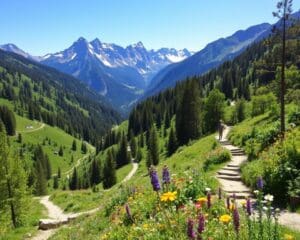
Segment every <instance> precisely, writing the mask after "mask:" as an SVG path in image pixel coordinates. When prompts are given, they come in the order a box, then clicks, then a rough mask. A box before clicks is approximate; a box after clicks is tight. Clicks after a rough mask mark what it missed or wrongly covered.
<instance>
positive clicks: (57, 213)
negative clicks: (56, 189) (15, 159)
mask: <svg viewBox="0 0 300 240" xmlns="http://www.w3.org/2000/svg"><path fill="white" fill-rule="evenodd" d="M137 169H138V163H135V162H133V163H132V169H131V171H130V172H129V173H128V174H127V176H126V177H125V178H124V179H123V180H122V181H121V183H124V182H126V181H128V180H130V179H131V178H132V177H133V175H134V174H135V173H136V171H137ZM49 198H50V196H44V197H41V198H40V199H39V200H40V203H41V204H43V205H44V206H45V207H46V209H47V211H48V219H40V223H39V227H40V228H41V226H42V228H43V227H44V228H45V230H39V231H38V233H37V234H36V235H35V236H34V237H32V238H31V240H47V239H49V238H50V237H51V236H52V235H53V234H54V233H55V232H56V231H57V230H58V228H59V227H60V226H62V225H64V224H67V223H69V222H70V221H71V220H73V219H75V218H77V217H79V216H81V215H91V214H93V213H95V212H97V211H99V210H100V209H101V208H100V207H98V208H94V209H91V210H88V211H84V212H79V213H67V214H66V213H64V211H63V210H62V209H61V208H60V207H59V206H57V205H55V204H54V203H53V202H52V201H50V199H49ZM46 228H50V229H46Z"/></svg>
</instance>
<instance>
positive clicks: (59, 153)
mask: <svg viewBox="0 0 300 240" xmlns="http://www.w3.org/2000/svg"><path fill="white" fill-rule="evenodd" d="M58 155H59V156H61V157H62V156H63V155H64V150H63V147H62V146H60V147H59V150H58Z"/></svg>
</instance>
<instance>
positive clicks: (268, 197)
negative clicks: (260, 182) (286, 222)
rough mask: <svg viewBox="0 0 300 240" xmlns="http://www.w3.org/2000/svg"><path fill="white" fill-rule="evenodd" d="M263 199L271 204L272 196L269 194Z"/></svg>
mask: <svg viewBox="0 0 300 240" xmlns="http://www.w3.org/2000/svg"><path fill="white" fill-rule="evenodd" d="M264 199H265V200H266V201H268V202H273V199H274V196H273V195H271V194H267V195H266V196H265V197H264Z"/></svg>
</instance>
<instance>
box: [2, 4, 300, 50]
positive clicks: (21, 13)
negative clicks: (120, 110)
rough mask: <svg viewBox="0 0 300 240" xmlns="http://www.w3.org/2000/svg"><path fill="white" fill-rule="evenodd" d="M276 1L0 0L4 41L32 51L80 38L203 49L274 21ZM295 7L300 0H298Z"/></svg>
mask: <svg viewBox="0 0 300 240" xmlns="http://www.w3.org/2000/svg"><path fill="white" fill-rule="evenodd" d="M276 2H277V1H276V0H275V1H274V0H208V1H204V0H1V2H0V9H1V11H0V29H1V35H0V44H4V43H15V44H16V45H18V46H19V47H20V48H22V49H24V50H25V51H27V52H29V53H31V54H34V55H43V54H46V53H48V52H56V51H59V50H63V49H65V48H66V47H68V46H70V45H71V44H72V43H73V42H74V41H75V40H76V39H77V38H78V37H80V36H83V37H84V38H86V39H88V40H93V39H94V38H96V37H98V38H99V39H100V40H101V41H103V42H108V43H111V42H113V43H116V44H119V45H121V46H127V45H129V44H132V43H135V42H138V41H142V42H143V43H144V45H145V47H146V48H148V49H151V48H154V49H157V48H160V47H175V48H180V49H181V48H185V47H186V48H188V49H191V50H200V49H201V48H203V47H204V46H205V45H206V44H207V43H209V42H211V41H214V40H216V39H218V38H220V37H226V36H229V35H231V34H232V33H234V32H235V31H237V30H239V29H245V28H247V27H249V26H251V25H255V24H259V23H262V22H270V23H273V22H275V20H276V19H274V18H273V17H272V11H274V10H275V6H276ZM293 9H294V10H299V9H300V1H299V0H294V7H293Z"/></svg>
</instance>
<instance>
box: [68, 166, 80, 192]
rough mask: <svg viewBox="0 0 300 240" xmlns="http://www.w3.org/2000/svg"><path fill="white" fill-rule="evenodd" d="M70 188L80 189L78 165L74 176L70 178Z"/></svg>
mask: <svg viewBox="0 0 300 240" xmlns="http://www.w3.org/2000/svg"><path fill="white" fill-rule="evenodd" d="M69 188H70V190H76V189H79V179H78V174H77V169H76V167H74V169H73V173H72V176H71V178H70V180H69Z"/></svg>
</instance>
